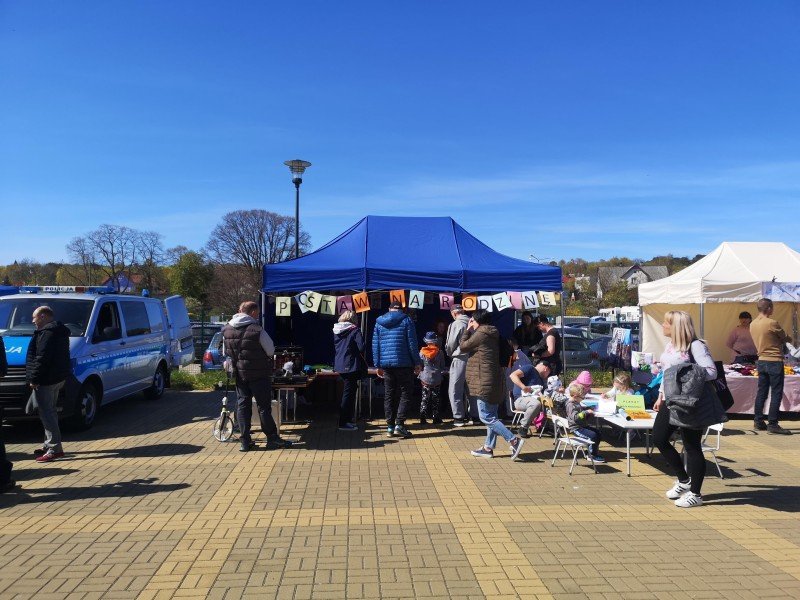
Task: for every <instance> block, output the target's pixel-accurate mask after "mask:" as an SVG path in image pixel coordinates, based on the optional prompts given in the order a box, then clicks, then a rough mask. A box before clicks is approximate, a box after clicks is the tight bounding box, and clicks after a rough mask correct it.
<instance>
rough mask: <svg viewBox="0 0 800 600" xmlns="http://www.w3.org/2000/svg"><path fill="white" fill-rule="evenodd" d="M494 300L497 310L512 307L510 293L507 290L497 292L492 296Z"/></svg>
mask: <svg viewBox="0 0 800 600" xmlns="http://www.w3.org/2000/svg"><path fill="white" fill-rule="evenodd" d="M492 300H494V305H495V306H496V307H497V310H505V309H507V308H511V300H510V299H509V297H508V294H507V293H505V292H500V293H499V294H495V295H494V296H492Z"/></svg>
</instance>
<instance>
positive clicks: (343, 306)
mask: <svg viewBox="0 0 800 600" xmlns="http://www.w3.org/2000/svg"><path fill="white" fill-rule="evenodd" d="M346 310H353V297H352V296H339V297H338V298H336V312H337V313H339V314H342V313H343V312H344V311H346Z"/></svg>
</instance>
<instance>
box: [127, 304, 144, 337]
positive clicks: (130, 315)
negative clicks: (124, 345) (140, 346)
mask: <svg viewBox="0 0 800 600" xmlns="http://www.w3.org/2000/svg"><path fill="white" fill-rule="evenodd" d="M120 304H121V305H122V316H123V317H125V331H126V333H127V334H128V337H132V336H135V335H145V334H148V333H150V320H149V319H148V318H147V309H146V308H145V307H144V302H126V301H122V302H120Z"/></svg>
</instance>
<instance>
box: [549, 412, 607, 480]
mask: <svg viewBox="0 0 800 600" xmlns="http://www.w3.org/2000/svg"><path fill="white" fill-rule="evenodd" d="M553 426H554V427H555V428H556V433H557V438H556V439H557V444H556V451H555V454H553V460H552V462H551V463H550V466H551V467H554V466H555V464H556V459H557V458H558V453H559V452H562V454H561V455H562V456H563V455H564V453H565V452H566V449H567V448H569V449H570V450H572V464H571V465H570V467H569V474H570V475H572V470H573V469H574V468H575V463H577V462H578V455H579V454H583V457H584V458H585V459H586V462H588V463H589V464H590V465H592V468H593V469H594V472H595V473H597V465H595V464H594V462H593V461H592V459H591V458H590V457H589V447H590V446H591V445H592V442H590V441H589V440H585V439H583V438H580V437H576V436H573V435H570V432H569V422H568V421H567V420H566V419H565V418H564V417H559V416H558V415H553Z"/></svg>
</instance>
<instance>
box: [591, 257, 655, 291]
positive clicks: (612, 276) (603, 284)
mask: <svg viewBox="0 0 800 600" xmlns="http://www.w3.org/2000/svg"><path fill="white" fill-rule="evenodd" d="M668 275H669V272H668V271H667V267H643V266H642V265H640V264H634V265H631V266H629V267H600V268H599V269H597V297H598V298H602V297H603V294H604V293H605V292H606V291H608V290H609V289H611V288H612V287H614V286H615V285H616V284H617V283H619V282H620V281H625V282H626V283H627V284H628V289H630V288H635V287H638V286H639V284H640V283H647V282H648V281H655V280H656V279H664V278H665V277H667V276H668Z"/></svg>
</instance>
